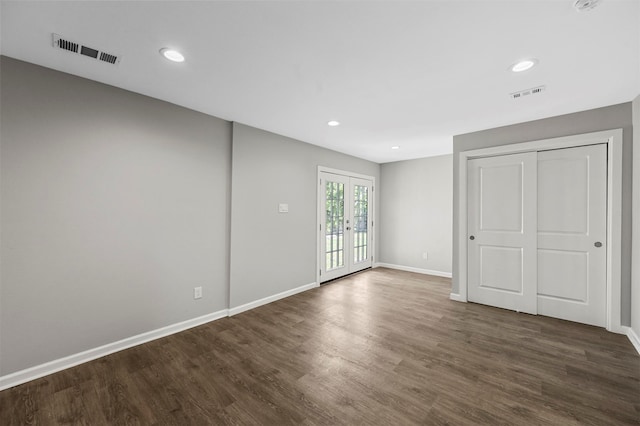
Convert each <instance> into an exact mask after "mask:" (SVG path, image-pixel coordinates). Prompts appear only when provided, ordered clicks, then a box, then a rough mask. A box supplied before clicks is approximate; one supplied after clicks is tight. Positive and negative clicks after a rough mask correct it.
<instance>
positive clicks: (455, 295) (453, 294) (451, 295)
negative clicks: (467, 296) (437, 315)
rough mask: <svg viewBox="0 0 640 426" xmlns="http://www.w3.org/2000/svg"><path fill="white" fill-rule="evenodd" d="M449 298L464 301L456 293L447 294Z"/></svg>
mask: <svg viewBox="0 0 640 426" xmlns="http://www.w3.org/2000/svg"><path fill="white" fill-rule="evenodd" d="M449 299H451V300H455V301H456V302H466V300H464V299H463V298H462V296H460V295H459V294H458V293H451V294H449Z"/></svg>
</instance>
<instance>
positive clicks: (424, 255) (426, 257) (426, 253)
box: [422, 251, 429, 260]
mask: <svg viewBox="0 0 640 426" xmlns="http://www.w3.org/2000/svg"><path fill="white" fill-rule="evenodd" d="M422 258H423V259H424V260H428V259H429V253H428V252H426V251H425V252H424V253H422Z"/></svg>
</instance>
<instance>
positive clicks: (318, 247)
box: [316, 166, 377, 283]
mask: <svg viewBox="0 0 640 426" xmlns="http://www.w3.org/2000/svg"><path fill="white" fill-rule="evenodd" d="M323 172H324V173H332V174H334V175H342V176H348V177H354V178H358V179H366V180H370V181H371V184H372V191H371V201H370V203H371V206H373V208H372V209H370V210H369V214H370V220H371V223H373V224H374V225H375V222H374V219H375V218H374V216H375V211H376V208H375V206H376V204H375V196H376V191H375V186H376V178H375V177H374V176H368V175H363V174H361V173H354V172H348V171H345V170H339V169H332V168H331V167H325V166H318V171H317V173H316V182H318V184H317V185H316V189H317V192H316V282H317V283H320V270H321V269H322V258H321V257H320V256H321V255H322V250H321V248H322V240H321V239H320V224H321V223H322V207H321V203H320V173H323ZM376 241H377V240H376V226H371V256H374V253H375V252H376V249H375V244H376V243H375V242H376ZM371 265H375V258H374V259H373V261H372V262H371Z"/></svg>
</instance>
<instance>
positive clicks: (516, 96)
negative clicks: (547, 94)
mask: <svg viewBox="0 0 640 426" xmlns="http://www.w3.org/2000/svg"><path fill="white" fill-rule="evenodd" d="M546 88H547V86H538V87H534V88H531V89H526V90H521V91H519V92H513V93H509V97H510V98H511V99H521V98H525V97H527V96H531V95H537V94H539V93H542V92H544V91H545V90H546Z"/></svg>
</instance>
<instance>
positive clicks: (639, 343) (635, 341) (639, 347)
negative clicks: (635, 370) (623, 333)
mask: <svg viewBox="0 0 640 426" xmlns="http://www.w3.org/2000/svg"><path fill="white" fill-rule="evenodd" d="M627 337H628V338H629V340H630V341H631V344H632V345H633V347H634V348H636V352H638V354H640V337H638V335H637V334H636V332H635V331H633V328H631V327H627Z"/></svg>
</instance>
